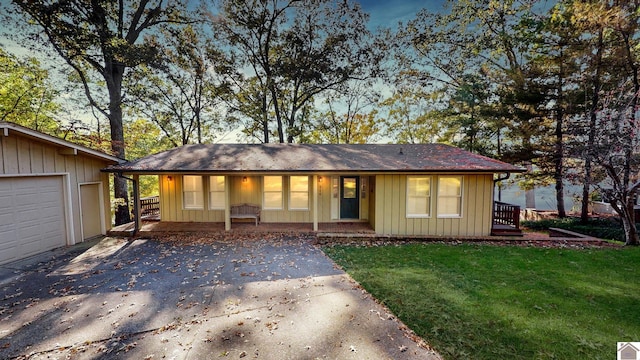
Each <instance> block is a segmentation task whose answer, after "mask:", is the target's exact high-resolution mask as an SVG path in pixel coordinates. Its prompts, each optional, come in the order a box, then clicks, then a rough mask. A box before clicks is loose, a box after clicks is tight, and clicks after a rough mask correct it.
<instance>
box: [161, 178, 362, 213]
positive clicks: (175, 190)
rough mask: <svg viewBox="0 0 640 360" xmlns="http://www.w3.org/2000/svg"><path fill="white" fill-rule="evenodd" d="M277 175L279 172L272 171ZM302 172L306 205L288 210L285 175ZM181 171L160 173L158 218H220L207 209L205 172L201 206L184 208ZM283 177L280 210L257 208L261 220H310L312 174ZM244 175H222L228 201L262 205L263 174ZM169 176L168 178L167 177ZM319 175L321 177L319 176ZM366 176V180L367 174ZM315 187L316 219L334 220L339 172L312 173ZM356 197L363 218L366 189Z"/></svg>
mask: <svg viewBox="0 0 640 360" xmlns="http://www.w3.org/2000/svg"><path fill="white" fill-rule="evenodd" d="M272 175H278V176H280V175H281V174H272ZM292 175H298V176H299V175H306V176H309V209H308V210H290V209H289V176H292ZM182 176H183V175H181V174H175V175H161V176H160V220H161V221H178V222H189V221H192V222H224V210H211V209H209V199H208V194H209V185H208V176H209V175H206V174H203V175H201V176H202V179H203V182H202V184H203V193H204V208H203V209H201V210H189V209H184V206H183V204H184V202H183V192H182V189H183V186H182ZM281 176H282V177H283V182H282V186H283V207H282V209H281V210H268V209H263V210H261V213H260V217H261V219H260V220H261V221H262V222H266V223H274V222H282V223H311V222H313V211H314V209H313V200H314V199H313V183H312V182H313V179H314V176H313V175H308V174H306V173H305V174H282V175H281ZM244 177H245V176H244V175H226V181H227V182H228V183H229V191H230V193H229V204H231V205H232V204H242V203H251V204H257V205H259V206H260V207H261V208H262V202H263V201H262V196H263V190H262V189H263V176H262V175H246V178H247V181H246V182H243V178H244ZM169 178H171V180H169ZM320 178H322V180H320ZM361 178H367V181H366V183H367V184H368V183H369V181H368V180H369V178H370V176H362V177H361ZM315 179H316V182H317V189H318V222H331V221H338V220H339V214H335V211H333V212H332V206H334V205H335V204H336V202H337V198H336V197H334V196H338V195H334V189H333V179H336V180H339V176H334V175H331V174H322V175H318V176H316V177H315ZM366 191H367V194H366V195H365V196H364V197H361V199H360V219H362V220H367V219H368V218H369V216H368V214H369V212H370V200H369V199H370V192H369V191H368V185H367V190H366Z"/></svg>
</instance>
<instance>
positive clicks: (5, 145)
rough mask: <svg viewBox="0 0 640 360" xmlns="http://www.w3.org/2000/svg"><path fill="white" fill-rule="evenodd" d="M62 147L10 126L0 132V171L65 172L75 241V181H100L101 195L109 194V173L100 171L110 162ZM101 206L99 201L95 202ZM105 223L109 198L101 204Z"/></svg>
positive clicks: (78, 235) (77, 218)
mask: <svg viewBox="0 0 640 360" xmlns="http://www.w3.org/2000/svg"><path fill="white" fill-rule="evenodd" d="M61 150H62V148H60V147H58V146H54V145H49V144H47V143H42V142H41V141H39V140H37V139H32V138H29V137H26V136H22V135H20V134H17V133H16V132H14V131H11V130H9V136H4V135H3V134H2V133H0V160H1V161H0V175H4V176H9V175H19V176H28V175H35V176H38V175H44V174H68V177H69V183H70V184H71V186H70V195H71V208H72V209H71V210H72V211H73V212H72V217H73V218H72V220H73V233H74V237H75V240H76V241H77V242H80V241H82V231H81V221H80V214H79V209H80V194H79V188H78V186H77V184H78V183H88V182H100V183H101V184H102V192H103V194H104V197H105V198H106V199H108V198H109V197H108V195H109V177H108V176H109V175H108V174H106V173H102V172H100V169H103V168H105V167H107V166H108V165H109V164H110V163H109V162H108V161H103V160H100V159H97V158H94V157H90V156H85V155H82V154H78V155H62V154H61ZM96 206H100V204H96ZM102 206H103V210H104V211H103V212H102V213H103V214H104V219H102V220H103V221H104V224H105V226H106V229H107V230H109V229H110V228H111V215H110V214H111V209H110V204H109V202H108V201H105V202H104V203H103V204H102Z"/></svg>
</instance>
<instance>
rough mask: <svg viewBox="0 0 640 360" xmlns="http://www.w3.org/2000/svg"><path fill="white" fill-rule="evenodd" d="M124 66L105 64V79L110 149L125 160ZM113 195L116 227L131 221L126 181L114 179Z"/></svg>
mask: <svg viewBox="0 0 640 360" xmlns="http://www.w3.org/2000/svg"><path fill="white" fill-rule="evenodd" d="M123 74H124V66H123V65H121V64H113V63H109V62H107V66H105V73H104V76H105V79H106V82H107V89H108V90H109V125H110V127H111V149H112V150H113V153H114V154H115V156H117V157H118V158H120V159H125V144H124V130H123V126H122V76H123ZM113 195H114V198H115V199H116V209H115V210H116V214H115V215H116V219H115V220H116V225H122V224H126V223H128V222H129V221H131V217H130V215H129V192H128V184H127V180H126V179H123V178H120V177H117V176H116V177H115V178H114V181H113Z"/></svg>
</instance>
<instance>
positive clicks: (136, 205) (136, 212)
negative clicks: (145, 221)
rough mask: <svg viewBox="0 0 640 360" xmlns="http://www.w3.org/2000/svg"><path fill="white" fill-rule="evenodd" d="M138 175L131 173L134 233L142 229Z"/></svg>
mask: <svg viewBox="0 0 640 360" xmlns="http://www.w3.org/2000/svg"><path fill="white" fill-rule="evenodd" d="M139 184H140V175H133V217H134V223H135V230H134V232H133V233H134V234H137V233H138V231H140V229H142V221H141V216H140V214H141V212H140V186H139Z"/></svg>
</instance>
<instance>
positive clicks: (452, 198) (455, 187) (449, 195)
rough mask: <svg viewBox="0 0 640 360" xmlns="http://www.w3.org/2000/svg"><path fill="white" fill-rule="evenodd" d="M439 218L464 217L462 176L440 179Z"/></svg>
mask: <svg viewBox="0 0 640 360" xmlns="http://www.w3.org/2000/svg"><path fill="white" fill-rule="evenodd" d="M438 216H439V217H460V216H462V176H442V177H440V178H439V179H438Z"/></svg>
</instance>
